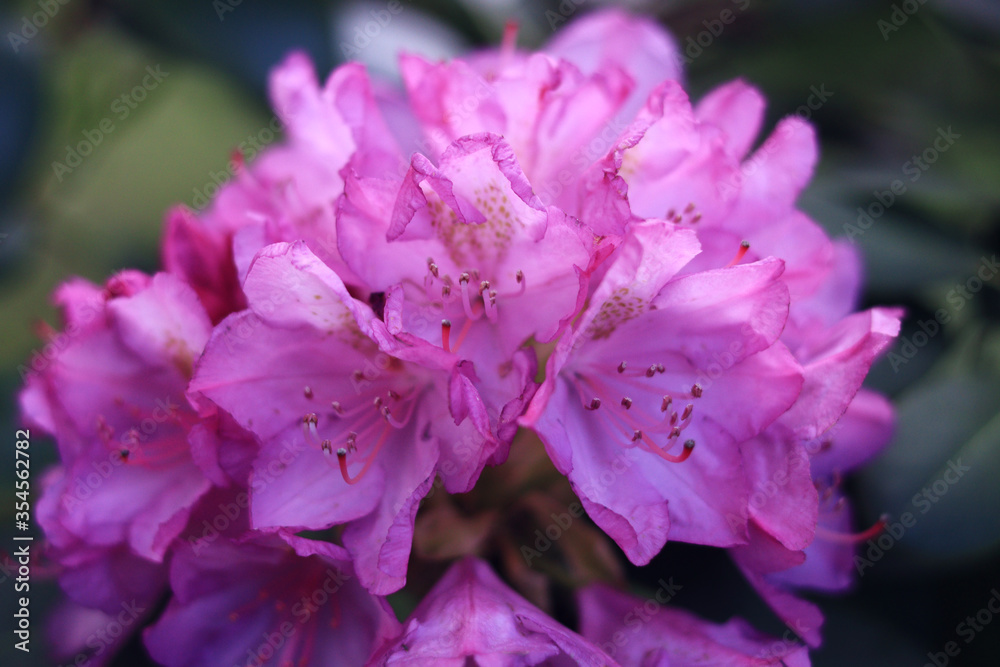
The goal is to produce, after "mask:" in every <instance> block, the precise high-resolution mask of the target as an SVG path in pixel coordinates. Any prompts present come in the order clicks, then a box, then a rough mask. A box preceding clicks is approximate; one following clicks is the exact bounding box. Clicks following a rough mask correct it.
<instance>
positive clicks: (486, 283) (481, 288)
mask: <svg viewBox="0 0 1000 667" xmlns="http://www.w3.org/2000/svg"><path fill="white" fill-rule="evenodd" d="M489 289H490V281H488V280H484V281H483V282H481V283H479V293H480V294H482V293H483V292H486V291H489Z"/></svg>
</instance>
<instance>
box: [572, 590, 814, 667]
mask: <svg viewBox="0 0 1000 667" xmlns="http://www.w3.org/2000/svg"><path fill="white" fill-rule="evenodd" d="M577 598H578V601H579V606H580V633H581V634H582V635H583V636H584V637H586V638H587V639H589V640H590V641H592V642H594V643H595V644H597V645H598V646H600V647H601V648H602V649H604V650H605V651H606V652H607V653H608V654H609V655H611V656H612V657H613V658H615V659H616V660H618V661H619V662H621V663H622V664H624V665H643V666H644V667H699V666H705V667H708V666H709V665H732V666H740V667H742V666H746V667H751V666H763V665H785V666H786V667H808V665H809V664H810V663H809V656H808V653H807V651H806V648H805V647H804V646H802V645H801V644H797V643H793V642H785V643H780V642H778V643H776V642H775V640H774V639H773V638H770V637H767V636H765V635H762V634H760V633H758V632H757V631H755V630H754V629H753V628H751V627H750V626H749V625H748V624H747V623H746V622H745V621H743V620H742V619H738V618H733V619H730V620H729V621H728V622H726V623H724V624H722V625H717V624H715V623H709V622H707V621H703V620H701V619H700V618H698V617H697V616H695V615H693V614H691V613H689V612H686V611H683V610H680V609H674V608H672V607H670V606H666V607H664V606H661V605H659V604H657V605H656V609H655V610H654V611H652V612H650V611H649V604H648V603H649V600H643V599H640V598H637V597H634V596H632V595H628V594H626V593H622V592H619V591H616V590H614V589H612V588H609V587H607V586H605V585H602V584H595V585H593V586H590V587H588V588H585V589H583V590H582V591H580V592H579V593H578V594H577Z"/></svg>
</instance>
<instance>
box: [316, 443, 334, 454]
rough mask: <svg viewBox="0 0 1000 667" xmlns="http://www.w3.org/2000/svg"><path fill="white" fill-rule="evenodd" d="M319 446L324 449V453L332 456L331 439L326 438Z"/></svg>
mask: <svg viewBox="0 0 1000 667" xmlns="http://www.w3.org/2000/svg"><path fill="white" fill-rule="evenodd" d="M319 446H320V449H322V450H323V453H324V454H325V455H327V456H330V455H331V454H333V443H332V442H330V441H329V440H324V441H323V442H321V443H319Z"/></svg>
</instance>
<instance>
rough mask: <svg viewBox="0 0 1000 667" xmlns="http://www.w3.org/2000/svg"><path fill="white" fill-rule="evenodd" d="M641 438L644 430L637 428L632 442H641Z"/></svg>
mask: <svg viewBox="0 0 1000 667" xmlns="http://www.w3.org/2000/svg"><path fill="white" fill-rule="evenodd" d="M640 440H642V431H640V430H638V429H637V430H636V431H635V433H633V434H632V442H639V441H640Z"/></svg>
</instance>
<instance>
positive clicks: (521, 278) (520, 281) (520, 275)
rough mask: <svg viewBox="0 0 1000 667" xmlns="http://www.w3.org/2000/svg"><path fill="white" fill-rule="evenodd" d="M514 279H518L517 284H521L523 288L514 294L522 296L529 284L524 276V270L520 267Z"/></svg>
mask: <svg viewBox="0 0 1000 667" xmlns="http://www.w3.org/2000/svg"><path fill="white" fill-rule="evenodd" d="M514 279H515V280H517V284H518V285H520V286H521V289H520V290H519V291H518V292H517V294H515V295H514V296H521V295H522V294H524V290H525V289H526V288H527V286H528V281H527V280H525V278H524V271H522V270H521V269H518V270H517V273H516V274H514Z"/></svg>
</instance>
